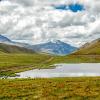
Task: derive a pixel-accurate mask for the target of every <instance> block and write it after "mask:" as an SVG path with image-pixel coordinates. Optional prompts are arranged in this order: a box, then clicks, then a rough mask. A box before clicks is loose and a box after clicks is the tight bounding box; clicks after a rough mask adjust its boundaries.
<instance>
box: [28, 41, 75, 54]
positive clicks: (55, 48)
mask: <svg viewBox="0 0 100 100" xmlns="http://www.w3.org/2000/svg"><path fill="white" fill-rule="evenodd" d="M30 48H31V49H33V50H35V51H38V52H42V53H49V54H54V55H67V54H70V53H72V52H74V51H75V50H77V48H76V47H74V46H71V45H70V44H67V43H64V42H62V41H60V40H53V41H48V42H46V43H42V44H38V45H33V46H31V47H30Z"/></svg>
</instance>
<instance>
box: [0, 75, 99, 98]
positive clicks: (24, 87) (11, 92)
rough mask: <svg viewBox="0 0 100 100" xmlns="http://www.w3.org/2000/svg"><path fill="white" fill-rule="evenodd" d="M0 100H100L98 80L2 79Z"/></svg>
mask: <svg viewBox="0 0 100 100" xmlns="http://www.w3.org/2000/svg"><path fill="white" fill-rule="evenodd" d="M0 100H100V78H99V77H95V78H52V79H14V80H10V79H6V80H5V79H4V80H0Z"/></svg>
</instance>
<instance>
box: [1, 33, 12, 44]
mask: <svg viewBox="0 0 100 100" xmlns="http://www.w3.org/2000/svg"><path fill="white" fill-rule="evenodd" d="M2 42H3V43H4V42H7V43H8V42H11V40H10V39H8V38H7V37H5V36H2V35H0V43H2Z"/></svg>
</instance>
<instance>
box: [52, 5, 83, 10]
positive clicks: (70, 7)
mask: <svg viewBox="0 0 100 100" xmlns="http://www.w3.org/2000/svg"><path fill="white" fill-rule="evenodd" d="M54 8H55V9H58V10H71V11H72V12H78V11H83V10H84V6H83V5H81V4H70V5H58V6H55V7H54Z"/></svg>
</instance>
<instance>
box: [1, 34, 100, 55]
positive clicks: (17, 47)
mask: <svg viewBox="0 0 100 100" xmlns="http://www.w3.org/2000/svg"><path fill="white" fill-rule="evenodd" d="M0 52H5V53H34V52H38V53H48V54H54V55H69V54H72V55H100V38H98V39H96V40H94V41H92V42H89V43H86V44H84V45H83V46H82V47H80V48H76V47H74V46H71V45H70V44H67V43H64V42H62V41H60V40H54V41H48V42H46V43H41V44H37V45H29V44H25V43H19V42H14V41H11V40H10V39H8V38H7V37H5V36H2V35H0Z"/></svg>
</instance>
